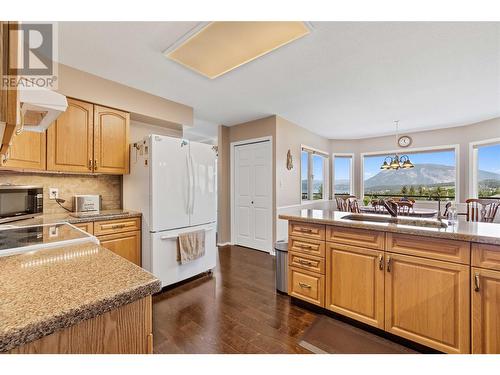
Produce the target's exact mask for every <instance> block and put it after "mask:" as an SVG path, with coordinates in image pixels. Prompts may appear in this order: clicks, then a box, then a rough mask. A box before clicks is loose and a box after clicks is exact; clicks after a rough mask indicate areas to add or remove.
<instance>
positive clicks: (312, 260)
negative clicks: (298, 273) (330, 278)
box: [288, 252, 325, 274]
mask: <svg viewBox="0 0 500 375" xmlns="http://www.w3.org/2000/svg"><path fill="white" fill-rule="evenodd" d="M288 265H289V266H291V267H295V268H302V269H304V270H308V271H312V272H317V273H321V274H324V273H325V259H324V258H320V257H315V256H313V255H305V254H302V253H294V252H289V253H288Z"/></svg>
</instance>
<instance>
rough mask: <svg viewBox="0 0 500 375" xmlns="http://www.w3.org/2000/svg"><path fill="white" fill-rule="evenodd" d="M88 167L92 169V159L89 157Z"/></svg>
mask: <svg viewBox="0 0 500 375" xmlns="http://www.w3.org/2000/svg"><path fill="white" fill-rule="evenodd" d="M89 169H90V170H92V159H89Z"/></svg>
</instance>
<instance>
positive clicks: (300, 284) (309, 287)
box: [299, 283, 311, 289]
mask: <svg viewBox="0 0 500 375" xmlns="http://www.w3.org/2000/svg"><path fill="white" fill-rule="evenodd" d="M299 286H300V287H301V288H306V289H311V286H310V285H309V284H304V283H299Z"/></svg>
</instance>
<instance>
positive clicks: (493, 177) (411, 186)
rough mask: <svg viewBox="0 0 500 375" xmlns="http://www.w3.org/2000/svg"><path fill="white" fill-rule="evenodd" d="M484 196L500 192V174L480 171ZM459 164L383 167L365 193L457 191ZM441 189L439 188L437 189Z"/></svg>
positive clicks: (369, 179) (416, 193)
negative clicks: (396, 168)
mask: <svg viewBox="0 0 500 375" xmlns="http://www.w3.org/2000/svg"><path fill="white" fill-rule="evenodd" d="M478 177H479V188H480V190H481V191H482V192H483V194H480V196H492V195H495V194H500V174H498V173H493V172H488V171H483V170H480V171H479V176H478ZM454 181H455V167H454V166H448V165H440V164H415V168H412V169H399V170H381V171H380V172H378V173H377V174H376V175H375V176H372V177H370V178H368V179H366V180H365V183H364V184H365V194H371V195H376V194H405V195H425V196H427V195H429V194H430V193H433V192H436V191H438V192H439V193H440V195H442V196H450V197H451V196H453V195H454V193H455V182H454ZM436 189H438V190H436Z"/></svg>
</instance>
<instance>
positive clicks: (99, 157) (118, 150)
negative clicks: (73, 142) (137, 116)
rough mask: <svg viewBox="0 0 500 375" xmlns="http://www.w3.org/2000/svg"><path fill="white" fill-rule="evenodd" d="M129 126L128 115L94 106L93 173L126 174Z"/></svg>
mask: <svg viewBox="0 0 500 375" xmlns="http://www.w3.org/2000/svg"><path fill="white" fill-rule="evenodd" d="M129 126H130V114H129V113H127V112H123V111H119V110H117V109H111V108H106V107H102V106H98V105H96V106H94V172H97V173H109V174H126V173H128V169H129V140H128V137H129V136H128V134H129Z"/></svg>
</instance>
